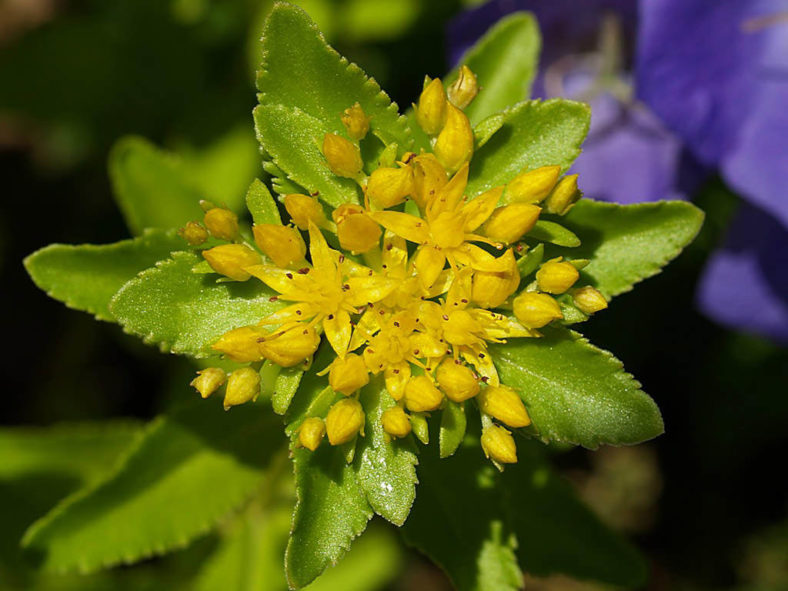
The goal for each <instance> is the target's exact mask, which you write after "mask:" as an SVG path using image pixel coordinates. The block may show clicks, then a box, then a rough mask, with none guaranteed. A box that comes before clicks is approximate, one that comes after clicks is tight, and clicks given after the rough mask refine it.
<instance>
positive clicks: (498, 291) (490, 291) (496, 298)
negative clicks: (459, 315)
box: [471, 248, 520, 309]
mask: <svg viewBox="0 0 788 591" xmlns="http://www.w3.org/2000/svg"><path fill="white" fill-rule="evenodd" d="M498 261H500V264H501V265H505V268H504V269H503V270H501V271H486V270H481V271H476V272H474V274H473V289H472V291H471V299H472V300H473V301H474V302H475V303H477V304H479V305H480V306H481V307H483V308H488V309H489V308H497V307H498V306H500V305H501V304H503V303H504V302H505V301H506V299H507V298H508V297H509V296H510V295H512V294H513V293H514V292H515V291H517V288H518V287H519V285H520V271H519V269H518V268H517V260H516V259H515V258H514V252H513V251H512V249H511V248H510V249H509V250H507V251H506V252H505V253H504V254H503V255H502V256H500V257H498Z"/></svg>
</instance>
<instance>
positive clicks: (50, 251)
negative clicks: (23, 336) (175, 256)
mask: <svg viewBox="0 0 788 591" xmlns="http://www.w3.org/2000/svg"><path fill="white" fill-rule="evenodd" d="M183 247H184V241H183V240H182V239H181V238H179V237H178V236H176V235H175V232H174V231H169V232H163V231H161V230H150V231H147V232H145V233H143V235H142V236H140V237H138V238H134V239H133V240H123V241H122V242H116V243H114V244H104V245H94V244H82V245H78V246H74V245H68V244H52V245H50V246H47V247H45V248H42V249H41V250H38V251H36V252H34V253H33V254H31V255H30V256H28V257H27V258H26V259H25V268H26V269H27V272H28V273H29V274H30V277H31V278H32V279H33V281H34V282H35V284H36V285H37V286H38V287H39V288H41V289H42V290H44V291H45V292H46V293H47V295H49V296H50V297H52V298H55V299H56V300H60V301H61V302H63V303H64V304H66V305H67V306H68V307H69V308H74V309H76V310H83V311H85V312H89V313H91V314H93V315H95V316H96V318H98V319H99V320H107V321H113V320H114V319H115V318H114V316H113V315H112V313H111V312H110V311H109V302H110V300H111V299H112V296H114V295H115V294H116V293H117V292H118V290H119V289H120V288H121V287H123V285H124V284H125V283H126V282H127V281H129V280H130V279H133V278H134V277H135V276H136V275H137V273H139V272H141V271H144V270H145V269H147V268H149V267H152V266H153V265H155V264H156V263H157V262H158V261H160V260H162V259H166V258H167V257H169V256H170V252H171V251H173V250H176V249H179V248H183Z"/></svg>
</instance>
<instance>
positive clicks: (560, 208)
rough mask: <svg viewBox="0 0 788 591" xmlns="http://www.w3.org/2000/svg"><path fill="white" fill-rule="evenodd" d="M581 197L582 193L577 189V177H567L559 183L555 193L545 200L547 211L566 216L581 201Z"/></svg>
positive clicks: (554, 190) (572, 175)
mask: <svg viewBox="0 0 788 591" xmlns="http://www.w3.org/2000/svg"><path fill="white" fill-rule="evenodd" d="M580 196H581V194H580V191H579V190H578V188H577V175H576V174H570V175H567V176H565V177H564V178H562V179H561V180H560V181H559V182H558V184H557V185H556V187H555V189H553V192H552V193H550V195H548V196H547V199H545V202H544V208H545V211H546V212H547V213H555V214H558V215H564V214H565V213H566V212H568V211H569V210H570V209H571V207H572V205H574V204H575V202H576V201H577V200H578V199H580Z"/></svg>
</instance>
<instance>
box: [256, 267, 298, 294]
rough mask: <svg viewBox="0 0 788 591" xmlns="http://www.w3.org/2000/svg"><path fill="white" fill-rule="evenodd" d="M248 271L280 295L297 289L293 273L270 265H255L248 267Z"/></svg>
mask: <svg viewBox="0 0 788 591" xmlns="http://www.w3.org/2000/svg"><path fill="white" fill-rule="evenodd" d="M246 271H247V272H248V273H251V274H252V275H254V276H255V277H257V278H258V279H259V280H260V281H262V282H263V283H265V284H266V285H267V286H268V287H270V288H271V289H273V290H274V291H276V292H278V293H288V292H290V291H292V290H293V289H295V284H294V283H293V277H294V274H293V271H288V270H287V269H280V268H279V267H271V266H269V265H253V266H251V267H246Z"/></svg>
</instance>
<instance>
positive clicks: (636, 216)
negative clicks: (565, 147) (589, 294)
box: [550, 199, 703, 298]
mask: <svg viewBox="0 0 788 591" xmlns="http://www.w3.org/2000/svg"><path fill="white" fill-rule="evenodd" d="M562 223H563V224H564V225H565V226H566V227H567V228H569V229H570V230H572V231H573V232H574V233H575V234H577V235H578V237H579V238H580V239H581V240H582V242H583V244H582V246H580V247H579V248H577V249H575V250H573V251H572V255H573V256H574V257H576V258H587V259H590V260H591V262H590V263H589V264H588V266H586V267H585V268H584V269H583V270H582V274H581V276H582V279H581V281H582V280H586V281H590V283H591V284H593V285H595V286H596V287H597V289H599V291H601V292H602V293H603V294H604V295H605V297H608V298H610V297H612V296H616V295H618V294H621V293H624V292H627V291H629V290H631V289H632V286H633V285H634V284H635V283H637V282H638V281H641V280H643V279H646V278H647V277H651V276H652V275H656V274H657V273H659V271H660V269H661V268H662V267H663V266H664V265H666V264H667V263H668V262H669V261H671V260H672V259H674V258H676V257H677V256H678V255H679V253H680V252H681V251H682V249H683V248H684V247H685V246H687V245H688V244H689V243H690V242H692V240H693V239H694V238H695V236H696V235H697V234H698V232H699V231H700V227H701V225H702V224H703V212H702V211H701V210H700V209H698V208H697V207H695V206H694V205H692V204H690V203H685V202H683V201H660V202H658V203H638V204H634V205H617V204H615V203H601V202H599V201H591V200H589V199H581V200H580V201H578V202H577V203H576V204H575V206H574V207H573V208H572V209H571V210H569V213H568V214H567V215H566V216H564V218H563V220H562ZM550 256H553V255H552V254H551V255H550Z"/></svg>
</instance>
